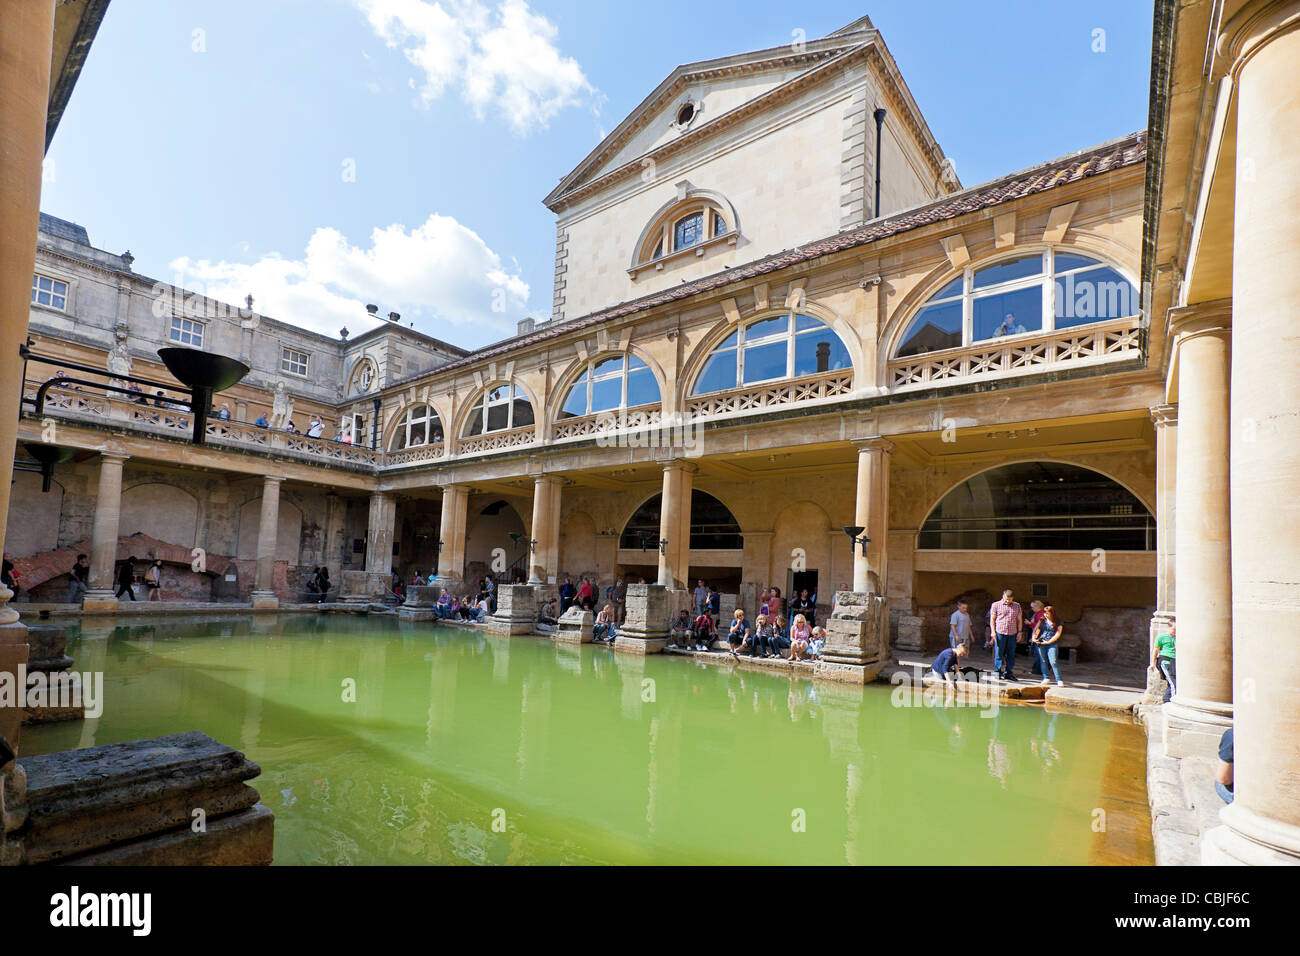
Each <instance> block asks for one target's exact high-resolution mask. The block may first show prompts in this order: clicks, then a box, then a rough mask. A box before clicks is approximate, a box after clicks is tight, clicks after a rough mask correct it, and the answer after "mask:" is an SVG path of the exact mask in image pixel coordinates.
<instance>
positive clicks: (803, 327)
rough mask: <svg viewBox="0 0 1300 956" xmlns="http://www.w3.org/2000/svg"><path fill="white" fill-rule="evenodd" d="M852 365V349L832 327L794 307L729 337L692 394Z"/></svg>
mask: <svg viewBox="0 0 1300 956" xmlns="http://www.w3.org/2000/svg"><path fill="white" fill-rule="evenodd" d="M852 364H853V362H852V360H851V358H850V357H849V350H848V348H847V347H846V346H845V345H844V342H843V341H841V339H840V337H839V336H838V335H837V334H836V333H835V331H834V330H833V329H831V327H830V326H828V325H827V324H826V323H825V322H823V321H822V320H821V319H817V318H814V317H813V316H811V315H802V314H800V313H797V312H792V313H787V314H785V315H776V316H772V317H770V318H766V319H759V320H757V321H756V322H751V323H750V324H748V325H746V326H744V327H743V328H740V329H737V330H736V331H735V332H732V333H731V335H729V336H727V338H726V339H724V340H723V341H722V342H721V343H720V344H719V345H718V347H717V348H715V349H714V350H713V353H712V354H711V355H710V356H709V359H708V361H707V362H705V364H704V370H703V371H702V372H701V373H700V376H699V378H698V379H696V381H695V388H694V390H693V392H692V394H694V395H705V394H708V393H709V392H722V391H726V390H727V389H730V388H738V387H740V386H742V385H754V384H757V383H759V382H769V381H776V380H778V379H784V378H800V377H803V376H805V375H816V374H818V373H819V372H831V371H836V370H839V369H846V368H850V367H851V366H852Z"/></svg>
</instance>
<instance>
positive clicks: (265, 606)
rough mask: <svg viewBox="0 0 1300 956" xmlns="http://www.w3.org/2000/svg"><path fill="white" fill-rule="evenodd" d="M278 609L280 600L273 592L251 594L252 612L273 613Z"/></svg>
mask: <svg viewBox="0 0 1300 956" xmlns="http://www.w3.org/2000/svg"><path fill="white" fill-rule="evenodd" d="M279 607H280V599H279V598H278V597H276V596H275V592H274V591H254V592H253V610H254V611H274V610H276V609H278V608H279Z"/></svg>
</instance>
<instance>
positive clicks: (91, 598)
mask: <svg viewBox="0 0 1300 956" xmlns="http://www.w3.org/2000/svg"><path fill="white" fill-rule="evenodd" d="M81 613H82V614H116V613H117V598H115V597H113V592H112V591H87V592H86V596H85V598H84V599H83V600H82V602H81Z"/></svg>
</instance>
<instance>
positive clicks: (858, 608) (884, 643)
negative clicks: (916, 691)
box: [814, 591, 889, 679]
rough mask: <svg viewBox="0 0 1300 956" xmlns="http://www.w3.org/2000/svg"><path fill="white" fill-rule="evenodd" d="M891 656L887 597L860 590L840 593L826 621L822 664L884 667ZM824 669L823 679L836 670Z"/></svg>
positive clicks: (836, 596)
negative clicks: (887, 629)
mask: <svg viewBox="0 0 1300 956" xmlns="http://www.w3.org/2000/svg"><path fill="white" fill-rule="evenodd" d="M888 654H889V640H888V637H887V634H886V632H885V598H884V596H883V595H880V594H873V593H869V592H858V591H840V592H839V593H837V594H836V595H835V611H834V612H833V613H832V614H831V617H830V620H828V621H827V622H826V648H825V650H824V651H823V653H822V663H828V664H849V665H854V666H858V667H862V666H865V665H869V664H871V665H881V666H883V664H884V662H885V659H886V658H887V657H888ZM879 669H880V667H877V668H876V670H877V671H879ZM821 670H822V672H823V676H827V677H828V678H829V675H830V673H831V672H832V671H836V670H837V669H835V668H821ZM815 673H816V669H814V674H815ZM873 676H874V675H873ZM829 679H840V678H829Z"/></svg>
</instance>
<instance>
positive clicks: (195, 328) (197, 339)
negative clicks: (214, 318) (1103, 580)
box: [168, 315, 203, 349]
mask: <svg viewBox="0 0 1300 956" xmlns="http://www.w3.org/2000/svg"><path fill="white" fill-rule="evenodd" d="M168 337H169V338H170V339H171V340H172V341H173V342H175V343H176V344H177V345H189V346H192V347H194V348H196V349H201V348H203V323H202V322H195V321H194V320H193V319H186V318H183V317H181V316H179V315H173V316H172V325H171V331H170V332H169V333H168Z"/></svg>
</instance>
